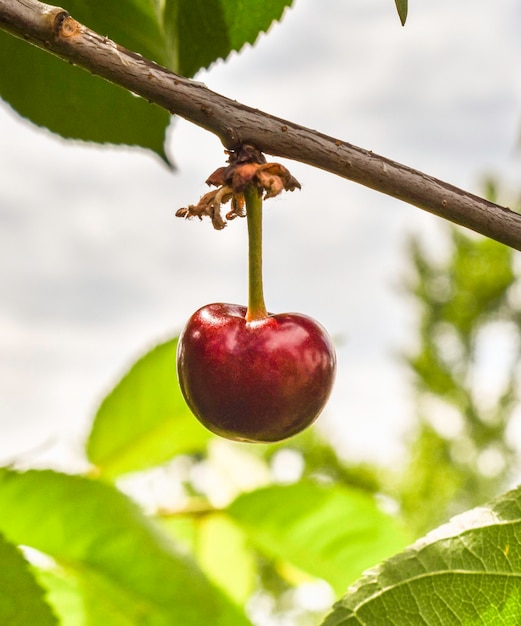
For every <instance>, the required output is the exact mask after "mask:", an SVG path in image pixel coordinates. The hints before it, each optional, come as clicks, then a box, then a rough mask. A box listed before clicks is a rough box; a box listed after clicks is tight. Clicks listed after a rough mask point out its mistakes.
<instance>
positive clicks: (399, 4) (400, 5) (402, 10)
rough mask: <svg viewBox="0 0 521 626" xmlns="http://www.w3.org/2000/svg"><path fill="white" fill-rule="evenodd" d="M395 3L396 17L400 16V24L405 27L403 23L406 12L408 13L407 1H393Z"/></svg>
mask: <svg viewBox="0 0 521 626" xmlns="http://www.w3.org/2000/svg"><path fill="white" fill-rule="evenodd" d="M394 1H395V3H396V8H397V9H398V15H399V16H400V22H401V23H402V26H405V21H406V19H407V11H408V8H409V7H408V0H394Z"/></svg>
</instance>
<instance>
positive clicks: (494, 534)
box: [324, 488, 521, 626]
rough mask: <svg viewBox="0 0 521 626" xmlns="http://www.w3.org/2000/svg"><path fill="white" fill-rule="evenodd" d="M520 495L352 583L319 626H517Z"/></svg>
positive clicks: (520, 616) (463, 518) (520, 611)
mask: <svg viewBox="0 0 521 626" xmlns="http://www.w3.org/2000/svg"><path fill="white" fill-rule="evenodd" d="M520 546H521V488H518V489H516V490H514V491H511V492H509V493H507V494H505V495H503V496H502V497H500V498H498V499H497V500H495V501H493V502H492V503H491V504H490V505H486V506H482V507H478V508H476V509H473V510H471V511H468V512H466V513H463V514H462V515H459V516H458V517H456V518H454V519H453V520H452V521H451V522H450V523H448V524H446V525H444V526H441V527H440V528H438V529H437V530H435V531H433V532H431V533H429V534H428V535H427V536H426V537H425V538H423V539H421V540H419V541H418V542H416V543H415V544H414V545H413V546H411V547H410V548H408V549H407V550H405V551H404V552H402V553H401V554H398V555H396V556H394V557H393V558H391V559H389V560H388V561H386V562H384V563H383V564H381V565H380V566H378V567H377V568H375V569H374V570H373V571H372V572H370V573H368V574H367V575H366V576H364V577H363V578H361V579H360V581H358V582H357V583H356V584H355V585H354V586H353V587H352V588H351V590H350V591H349V593H348V594H347V595H346V596H344V598H343V599H342V600H341V601H340V602H338V603H337V605H336V606H335V608H334V611H333V613H332V614H331V615H330V616H329V617H328V618H326V620H325V622H324V626H361V625H362V624H371V626H380V625H382V626H384V625H385V626H387V625H393V624H396V625H398V624H399V625H400V626H417V625H418V624H422V625H423V626H435V625H436V626H439V625H441V624H464V625H465V626H470V625H476V626H477V625H478V624H479V625H484V624H487V625H488V624H494V625H497V626H514V625H517V624H520V623H521V549H520Z"/></svg>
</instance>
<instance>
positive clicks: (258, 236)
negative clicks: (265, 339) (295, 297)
mask: <svg viewBox="0 0 521 626" xmlns="http://www.w3.org/2000/svg"><path fill="white" fill-rule="evenodd" d="M244 198H245V200H246V218H247V220H248V310H247V312H246V321H247V322H253V321H254V320H261V319H264V318H265V317H267V316H268V312H267V310H266V305H265V303H264V289H263V286H262V196H261V195H260V194H259V191H258V189H257V188H256V187H255V186H254V185H248V187H247V188H246V190H245V191H244Z"/></svg>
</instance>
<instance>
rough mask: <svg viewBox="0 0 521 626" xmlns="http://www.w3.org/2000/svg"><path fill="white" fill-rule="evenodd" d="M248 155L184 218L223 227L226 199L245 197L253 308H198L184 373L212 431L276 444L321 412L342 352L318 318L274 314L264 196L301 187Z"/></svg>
mask: <svg viewBox="0 0 521 626" xmlns="http://www.w3.org/2000/svg"><path fill="white" fill-rule="evenodd" d="M246 156H247V157H248V158H247V159H246V160H244V161H243V160H242V159H237V163H236V164H235V165H232V166H230V168H227V169H225V168H221V169H220V170H217V171H216V172H215V173H214V174H213V175H212V177H211V182H212V184H213V182H214V179H216V180H217V179H219V178H220V177H222V178H223V179H224V180H223V186H222V187H221V189H220V190H218V191H217V192H210V193H209V194H205V196H203V198H202V199H201V201H200V203H199V205H197V207H193V206H192V207H189V209H183V211H182V213H181V215H182V216H184V215H185V214H186V212H187V211H188V212H189V211H194V215H199V216H200V214H199V212H198V211H199V210H202V211H203V210H204V211H203V212H206V213H207V214H209V215H211V216H213V217H212V219H213V221H214V222H215V221H216V222H217V227H219V228H221V227H222V225H221V222H220V220H219V219H217V218H216V215H217V214H218V213H219V211H218V201H219V200H218V199H219V198H220V199H221V201H224V200H223V198H224V197H227V198H232V199H233V202H235V207H236V208H239V209H240V207H242V206H243V204H244V202H245V204H246V216H247V219H248V243H249V255H248V261H249V294H248V307H247V308H246V307H243V306H239V305H236V304H209V305H207V306H205V307H203V308H201V309H199V310H198V311H196V312H195V313H194V314H193V315H192V317H191V318H190V319H189V321H188V324H187V325H186V327H185V329H184V331H183V333H182V334H181V337H180V338H179V344H178V350H177V372H178V378H179V383H180V386H181V391H182V392H183V395H184V397H185V400H186V402H187V404H188V406H189V407H190V409H191V410H192V412H193V413H194V414H195V416H196V417H197V418H198V419H199V420H200V421H201V422H202V424H204V425H205V426H206V427H207V428H208V429H209V430H211V431H212V432H214V433H216V434H218V435H221V436H223V437H226V438H228V439H233V440H236V441H250V442H271V441H280V440H281V439H285V438H287V437H291V436H292V435H295V434H296V433H298V432H300V431H301V430H303V429H304V428H306V427H307V426H309V425H310V424H311V423H312V422H313V421H314V420H315V419H316V418H317V417H318V415H319V413H320V412H321V411H322V409H323V407H324V405H325V403H326V401H327V399H328V397H329V394H330V392H331V388H332V386H333V380H334V377H335V368H336V357H335V350H334V347H333V344H332V343H331V340H330V339H329V337H328V335H327V333H326V331H325V330H324V329H323V328H322V326H320V324H318V323H317V322H315V321H314V320H312V319H311V318H309V317H307V316H305V315H300V314H298V313H282V314H278V315H271V314H269V313H268V312H267V311H266V306H265V304H264V293H263V286H262V194H263V193H265V194H266V197H271V196H273V195H277V194H278V193H279V192H280V191H281V190H282V189H294V188H295V187H297V186H298V187H299V186H300V185H299V183H298V182H297V181H296V180H295V179H294V178H293V177H291V175H290V174H289V172H287V170H285V168H282V166H279V165H277V164H266V163H265V162H264V161H263V160H262V159H263V157H261V158H259V157H258V156H257V160H255V159H253V161H252V160H251V159H250V158H249V156H250V155H249V154H247V155H246ZM222 170H224V172H223V171H222ZM209 180H210V179H209ZM239 213H240V211H239ZM188 214H189V213H188Z"/></svg>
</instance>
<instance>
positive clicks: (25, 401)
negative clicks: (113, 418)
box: [0, 0, 521, 468]
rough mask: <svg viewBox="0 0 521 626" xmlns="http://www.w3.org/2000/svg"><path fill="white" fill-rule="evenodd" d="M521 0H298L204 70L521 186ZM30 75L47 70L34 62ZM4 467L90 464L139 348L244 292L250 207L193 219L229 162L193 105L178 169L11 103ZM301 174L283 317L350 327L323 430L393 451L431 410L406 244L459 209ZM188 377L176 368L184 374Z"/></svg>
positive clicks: (287, 238) (291, 211) (289, 200)
mask: <svg viewBox="0 0 521 626" xmlns="http://www.w3.org/2000/svg"><path fill="white" fill-rule="evenodd" d="M520 26H521V5H520V4H519V3H518V2H517V1H516V0H504V1H503V2H502V3H500V4H499V5H494V6H492V5H491V3H490V2H488V1H487V0H461V1H460V2H458V3H454V2H450V1H449V0H439V1H438V2H436V3H432V2H426V1H425V0H411V1H410V13H409V18H408V22H407V24H406V26H405V28H402V27H401V26H400V23H399V20H398V17H397V14H396V10H395V7H394V3H393V2H392V1H391V0H363V1H362V0H358V1H357V2H345V0H322V1H321V2H319V3H318V2H314V1H313V0H296V1H295V3H294V7H293V8H292V9H291V10H289V11H287V12H286V14H285V18H284V20H283V22H282V23H281V24H278V25H274V26H273V27H272V29H271V31H270V32H269V34H268V35H267V36H262V37H261V38H260V39H259V40H258V42H257V44H256V45H255V47H253V48H251V47H247V48H245V49H244V50H243V51H242V52H241V53H240V54H233V55H232V56H231V57H230V58H229V59H228V60H226V62H219V63H217V64H215V65H214V66H212V67H211V68H210V69H209V70H208V71H205V72H201V73H200V74H199V75H198V76H197V77H196V78H197V79H198V80H201V81H203V82H205V83H206V84H207V85H208V87H210V88H211V89H213V90H215V91H218V92H220V93H223V94H224V95H226V96H228V97H231V98H235V99H237V100H238V101H240V102H243V103H245V104H248V105H251V106H254V107H257V108H259V109H262V110H265V111H267V112H270V113H272V114H275V115H278V116H280V117H283V118H287V119H290V120H292V121H295V122H297V123H300V124H303V125H305V126H308V127H311V128H315V129H317V130H320V131H322V132H324V133H328V134H330V135H333V136H335V137H340V138H342V139H344V140H347V141H350V142H351V143H354V144H356V145H359V146H361V147H363V148H366V149H370V150H373V151H374V152H377V153H380V154H382V155H385V156H387V157H389V158H392V159H394V160H397V161H400V162H402V163H404V164H406V165H409V166H412V167H415V168H417V169H419V170H422V171H424V172H426V173H428V174H430V175H433V176H436V177H438V178H441V179H443V180H446V181H447V182H450V183H452V184H454V185H457V186H459V187H462V188H464V189H468V190H471V191H475V192H478V193H479V192H480V191H481V185H482V180H483V178H484V177H486V176H488V175H490V174H492V175H494V176H496V177H498V178H499V179H500V180H501V181H502V184H503V185H504V187H505V188H506V189H509V188H511V189H512V190H517V189H519V187H520V186H521V176H520V175H519V165H520V163H519V154H518V138H519V137H518V135H519V122H520V120H521V80H520V79H519V66H520V61H521V38H520V37H519V32H520ZM24 79H27V80H30V77H25V78H24ZM0 138H1V140H0V463H2V464H3V463H6V462H9V461H11V460H13V459H14V458H17V457H19V456H20V455H24V454H28V455H30V456H31V457H32V458H37V459H39V460H40V461H41V462H42V463H46V464H49V463H50V464H52V465H54V466H59V467H68V468H73V467H75V465H77V464H78V463H79V462H81V453H80V450H81V442H82V438H83V436H84V433H85V432H86V431H87V429H88V425H89V423H90V421H91V419H92V415H93V413H94V411H95V409H96V407H97V403H98V401H99V399H100V398H102V397H103V395H104V394H105V392H106V391H107V390H108V389H109V388H110V387H111V385H112V384H114V383H115V382H116V381H117V380H118V378H119V377H120V375H121V374H122V373H124V372H125V371H126V369H127V368H128V366H129V365H130V363H131V362H132V360H133V359H135V358H136V357H137V356H139V355H140V354H141V353H143V352H144V351H146V349H148V347H150V346H152V345H153V344H154V343H155V342H157V341H159V340H162V339H164V338H165V337H168V336H170V335H172V334H174V333H176V332H178V331H179V330H180V329H181V328H182V326H183V324H184V322H185V321H186V319H187V318H188V317H189V315H190V314H191V313H192V312H193V311H194V310H195V309H196V308H198V307H199V306H202V305H204V304H206V303H209V302H212V301H225V302H237V303H244V302H245V300H246V293H247V286H246V279H247V275H246V269H247V268H246V223H245V221H242V220H240V221H235V222H233V223H231V224H230V225H229V226H228V227H227V228H226V229H225V230H224V231H222V232H215V231H214V230H213V229H212V227H211V225H210V223H209V222H207V221H206V222H203V223H200V222H197V221H190V222H188V221H182V220H180V219H177V218H175V217H174V215H175V211H176V209H177V208H179V207H181V206H186V205H187V204H190V203H194V202H196V201H197V200H198V198H199V196H200V195H201V194H202V193H204V192H205V191H206V187H205V184H204V181H205V179H206V177H207V176H208V175H209V174H210V173H211V172H212V171H213V170H214V169H215V168H216V167H218V166H219V165H221V164H222V163H223V159H224V153H223V148H222V146H221V145H220V143H219V141H218V140H217V139H216V138H215V137H214V136H213V135H210V134H208V133H207V132H205V131H203V130H201V129H198V128H197V127H195V126H193V125H190V124H189V123H187V122H185V121H183V120H181V119H175V120H174V121H173V123H172V126H171V129H170V133H169V140H168V151H169V154H170V155H171V158H172V160H173V161H174V162H175V164H176V170H175V171H170V170H168V168H167V167H165V166H164V165H163V164H162V163H161V162H160V161H159V160H158V159H157V158H156V157H155V156H153V155H151V154H147V153H145V152H141V151H138V150H130V149H121V148H113V147H106V148H99V147H95V146H91V145H86V144H81V143H78V142H65V141H63V140H60V139H59V138H57V137H55V136H53V135H51V134H50V133H48V132H46V131H45V130H41V129H36V128H35V127H33V126H31V125H30V124H28V123H26V122H25V121H23V120H21V119H20V118H19V117H18V116H17V115H16V114H14V113H13V112H12V111H11V110H10V109H9V107H8V106H6V105H5V104H0ZM285 164H286V165H288V166H289V167H290V169H291V171H292V173H293V174H294V175H295V176H296V177H297V178H298V179H299V181H300V182H301V183H302V191H300V192H294V193H292V194H286V195H284V196H283V197H279V198H277V199H275V200H272V201H270V202H269V203H268V204H267V206H266V211H265V285H266V300H267V304H268V307H269V309H270V310H271V311H273V312H279V311H290V310H294V311H301V312H304V313H307V314H309V315H311V316H313V317H315V318H316V319H318V320H319V321H320V322H322V324H324V325H325V326H326V328H327V329H328V330H329V331H330V333H331V334H332V335H333V337H334V338H335V341H336V343H337V346H338V359H339V371H338V378H337V383H336V387H335V390H334V393H333V395H332V398H331V401H330V403H329V405H328V407H327V408H326V410H325V412H324V414H323V416H322V417H321V419H320V428H321V429H323V430H324V432H326V433H327V434H328V435H330V436H332V437H333V438H334V441H335V444H336V445H337V446H338V448H339V450H340V451H341V453H342V454H343V455H347V456H349V458H351V459H353V460H355V461H356V460H377V461H379V462H381V463H385V464H393V463H395V462H396V460H397V459H399V458H400V455H401V454H402V451H403V447H402V442H403V437H404V434H405V433H406V432H407V426H408V424H409V423H410V420H411V416H412V412H413V410H414V408H413V403H412V400H411V397H412V393H411V387H410V381H409V378H408V373H407V370H406V369H405V368H404V367H403V366H402V365H401V364H400V361H399V359H398V356H397V355H398V354H399V353H400V352H402V351H404V350H407V349H408V348H410V347H411V346H412V344H413V342H414V339H415V330H414V328H415V320H416V310H415V309H414V307H413V306H412V305H411V302H410V301H409V300H408V299H407V298H406V297H405V296H404V293H403V290H402V289H401V287H400V286H401V284H402V283H403V280H404V278H405V277H406V276H407V272H408V267H409V265H408V259H407V256H406V254H405V248H404V243H405V241H406V240H407V238H408V237H409V236H410V235H411V234H412V233H417V234H420V236H421V238H422V240H424V241H425V242H426V243H427V244H428V245H429V246H430V247H431V248H432V250H433V252H434V253H441V252H442V251H443V250H442V249H443V245H444V242H445V237H444V234H443V233H444V228H445V226H444V224H443V222H442V220H440V219H439V218H435V217H433V216H430V215H428V214H426V213H423V212H421V211H420V210H418V209H416V208H414V207H410V206H408V205H405V204H403V203H400V202H398V201H396V200H393V199H390V198H387V197H385V196H383V195H380V194H378V193H376V192H374V191H371V190H367V189H364V188H363V187H360V186H358V185H355V184H354V183H350V182H348V181H346V180H342V179H339V178H336V177H335V176H333V175H330V174H327V173H324V172H320V171H318V170H314V169H313V168H310V167H307V166H304V165H302V164H298V163H288V162H286V163H285ZM173 384H175V383H174V381H173Z"/></svg>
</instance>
